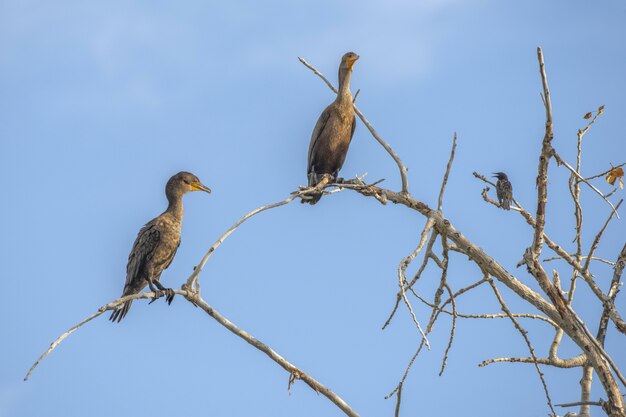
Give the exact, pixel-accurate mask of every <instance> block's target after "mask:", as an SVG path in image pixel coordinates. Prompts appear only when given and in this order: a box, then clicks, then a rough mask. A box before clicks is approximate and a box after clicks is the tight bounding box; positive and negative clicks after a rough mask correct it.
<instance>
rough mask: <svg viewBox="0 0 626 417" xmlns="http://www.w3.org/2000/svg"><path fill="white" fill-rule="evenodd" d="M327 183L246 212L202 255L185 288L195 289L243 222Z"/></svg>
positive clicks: (318, 190) (315, 190)
mask: <svg viewBox="0 0 626 417" xmlns="http://www.w3.org/2000/svg"><path fill="white" fill-rule="evenodd" d="M326 185H328V179H326V182H323V181H321V182H320V183H319V184H317V185H316V186H315V187H308V188H304V189H302V190H299V191H296V192H293V193H292V194H291V195H290V196H289V197H287V198H286V199H284V200H281V201H279V202H277V203H272V204H268V205H265V206H261V207H259V208H256V209H254V210H252V211H251V212H249V213H248V214H246V215H245V216H243V217H242V218H240V219H239V220H237V222H236V223H235V224H233V225H232V226H231V227H230V228H229V229H228V230H227V231H226V232H224V233H223V234H222V235H221V236H220V237H219V239H217V240H216V241H215V243H213V245H211V247H210V248H209V250H208V251H207V252H206V254H205V255H204V256H203V257H202V260H201V261H200V263H198V265H197V266H196V267H195V268H194V270H193V272H192V273H191V275H190V276H189V278H187V282H186V283H185V289H189V290H191V291H193V290H194V289H195V288H196V285H195V284H196V282H197V280H198V276H199V275H200V273H201V272H202V269H203V268H204V266H205V265H206V263H207V261H208V260H209V258H210V257H211V255H212V254H213V252H215V250H216V249H217V248H218V247H219V246H220V245H221V244H222V243H224V241H225V240H226V239H227V238H228V236H230V235H231V234H232V233H233V232H234V231H235V230H236V229H237V228H238V227H239V226H241V224H242V223H243V222H245V221H246V220H248V219H249V218H250V217H253V216H255V215H257V214H259V213H262V212H264V211H266V210H269V209H273V208H276V207H280V206H284V205H285V204H289V203H291V202H292V201H293V200H295V199H296V198H298V197H302V196H304V195H307V194H311V193H316V192H320V191H321V189H322V188H324V187H325V186H326Z"/></svg>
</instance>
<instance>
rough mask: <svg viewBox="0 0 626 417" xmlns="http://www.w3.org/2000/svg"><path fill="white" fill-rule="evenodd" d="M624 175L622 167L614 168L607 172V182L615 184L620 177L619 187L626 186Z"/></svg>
mask: <svg viewBox="0 0 626 417" xmlns="http://www.w3.org/2000/svg"><path fill="white" fill-rule="evenodd" d="M623 176H624V170H623V169H622V167H617V168H613V169H612V170H610V171H609V173H608V174H606V182H608V183H609V184H611V185H615V180H616V179H618V178H619V188H622V189H623V188H624V181H623V180H622V177H623Z"/></svg>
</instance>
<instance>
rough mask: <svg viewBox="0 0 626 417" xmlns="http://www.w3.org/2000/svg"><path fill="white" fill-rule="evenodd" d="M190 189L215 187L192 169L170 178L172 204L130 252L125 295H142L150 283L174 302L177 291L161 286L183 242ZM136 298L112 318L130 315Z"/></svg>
mask: <svg viewBox="0 0 626 417" xmlns="http://www.w3.org/2000/svg"><path fill="white" fill-rule="evenodd" d="M189 191H205V192H207V193H210V192H211V190H210V189H209V188H208V187H206V186H205V185H203V184H202V183H201V182H200V180H199V179H198V177H196V176H195V175H193V174H190V173H189V172H179V173H178V174H176V175H174V176H173V177H172V178H170V179H169V181H168V182H167V185H166V186H165V195H166V196H167V201H168V203H169V204H168V207H167V210H165V211H164V212H163V214H161V215H160V216H158V217H156V218H154V219H152V220H151V221H149V222H148V223H146V225H144V226H143V227H142V228H141V230H140V231H139V234H138V235H137V239H135V243H134V244H133V249H132V250H131V251H130V255H128V264H127V266H126V284H125V285H124V291H123V292H122V297H124V296H127V295H131V294H138V293H139V292H140V291H141V290H142V289H144V287H145V286H146V285H149V286H150V289H151V290H152V291H157V289H158V290H161V291H168V290H169V291H168V295H167V298H166V299H167V301H168V302H169V303H171V302H172V299H173V298H174V293H173V292H172V291H171V289H167V288H165V287H163V285H161V283H160V282H159V278H160V277H161V273H162V272H163V270H165V269H166V268H167V267H168V266H170V264H171V263H172V260H173V259H174V256H175V255H176V250H177V249H178V246H179V245H180V231H181V224H182V220H183V195H184V194H185V193H187V192H189ZM132 303H133V301H132V300H130V301H126V302H125V303H124V304H123V305H121V306H120V307H118V308H117V309H116V310H113V313H112V314H111V317H110V320H111V321H117V322H119V321H120V320H122V319H123V318H124V316H126V314H127V313H128V310H129V309H130V306H131V304H132Z"/></svg>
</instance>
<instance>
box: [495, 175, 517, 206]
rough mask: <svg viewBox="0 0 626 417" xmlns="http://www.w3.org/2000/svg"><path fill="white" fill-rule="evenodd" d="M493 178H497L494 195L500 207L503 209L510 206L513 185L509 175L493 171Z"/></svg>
mask: <svg viewBox="0 0 626 417" xmlns="http://www.w3.org/2000/svg"><path fill="white" fill-rule="evenodd" d="M494 174H495V175H494V178H497V179H498V182H497V183H496V195H497V196H498V201H499V202H500V207H502V208H503V209H505V210H509V209H510V208H511V201H513V186H512V185H511V182H510V181H509V177H507V176H506V174H505V173H504V172H494Z"/></svg>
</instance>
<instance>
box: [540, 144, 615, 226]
mask: <svg viewBox="0 0 626 417" xmlns="http://www.w3.org/2000/svg"><path fill="white" fill-rule="evenodd" d="M552 156H554V159H556V161H557V163H558V164H559V165H563V166H564V167H565V168H567V169H568V170H569V171H570V172H571V173H572V174H573V175H574V176H575V177H576V178H578V179H579V180H580V181H582V182H584V183H585V184H587V185H588V186H589V188H591V189H592V190H593V191H594V192H595V193H596V194H598V195H599V196H600V197H602V199H603V200H604V201H606V203H607V204H608V205H609V206H611V209H612V210H613V211H614V212H615V215H616V216H617V218H618V219H619V218H620V217H619V214H618V213H617V210H616V209H615V206H614V205H613V203H611V201H609V199H608V198H606V196H605V195H604V194H602V191H600V190H598V189H597V188H596V187H595V186H594V185H593V184H592V183H590V182H589V181H587V179H585V178H583V176H582V175H580V174H579V173H578V172H576V170H575V169H574V168H572V166H571V165H570V164H568V163H567V162H565V160H564V159H563V158H561V157H560V156H559V154H558V153H556V152H555V151H554V150H553V153H552Z"/></svg>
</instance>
